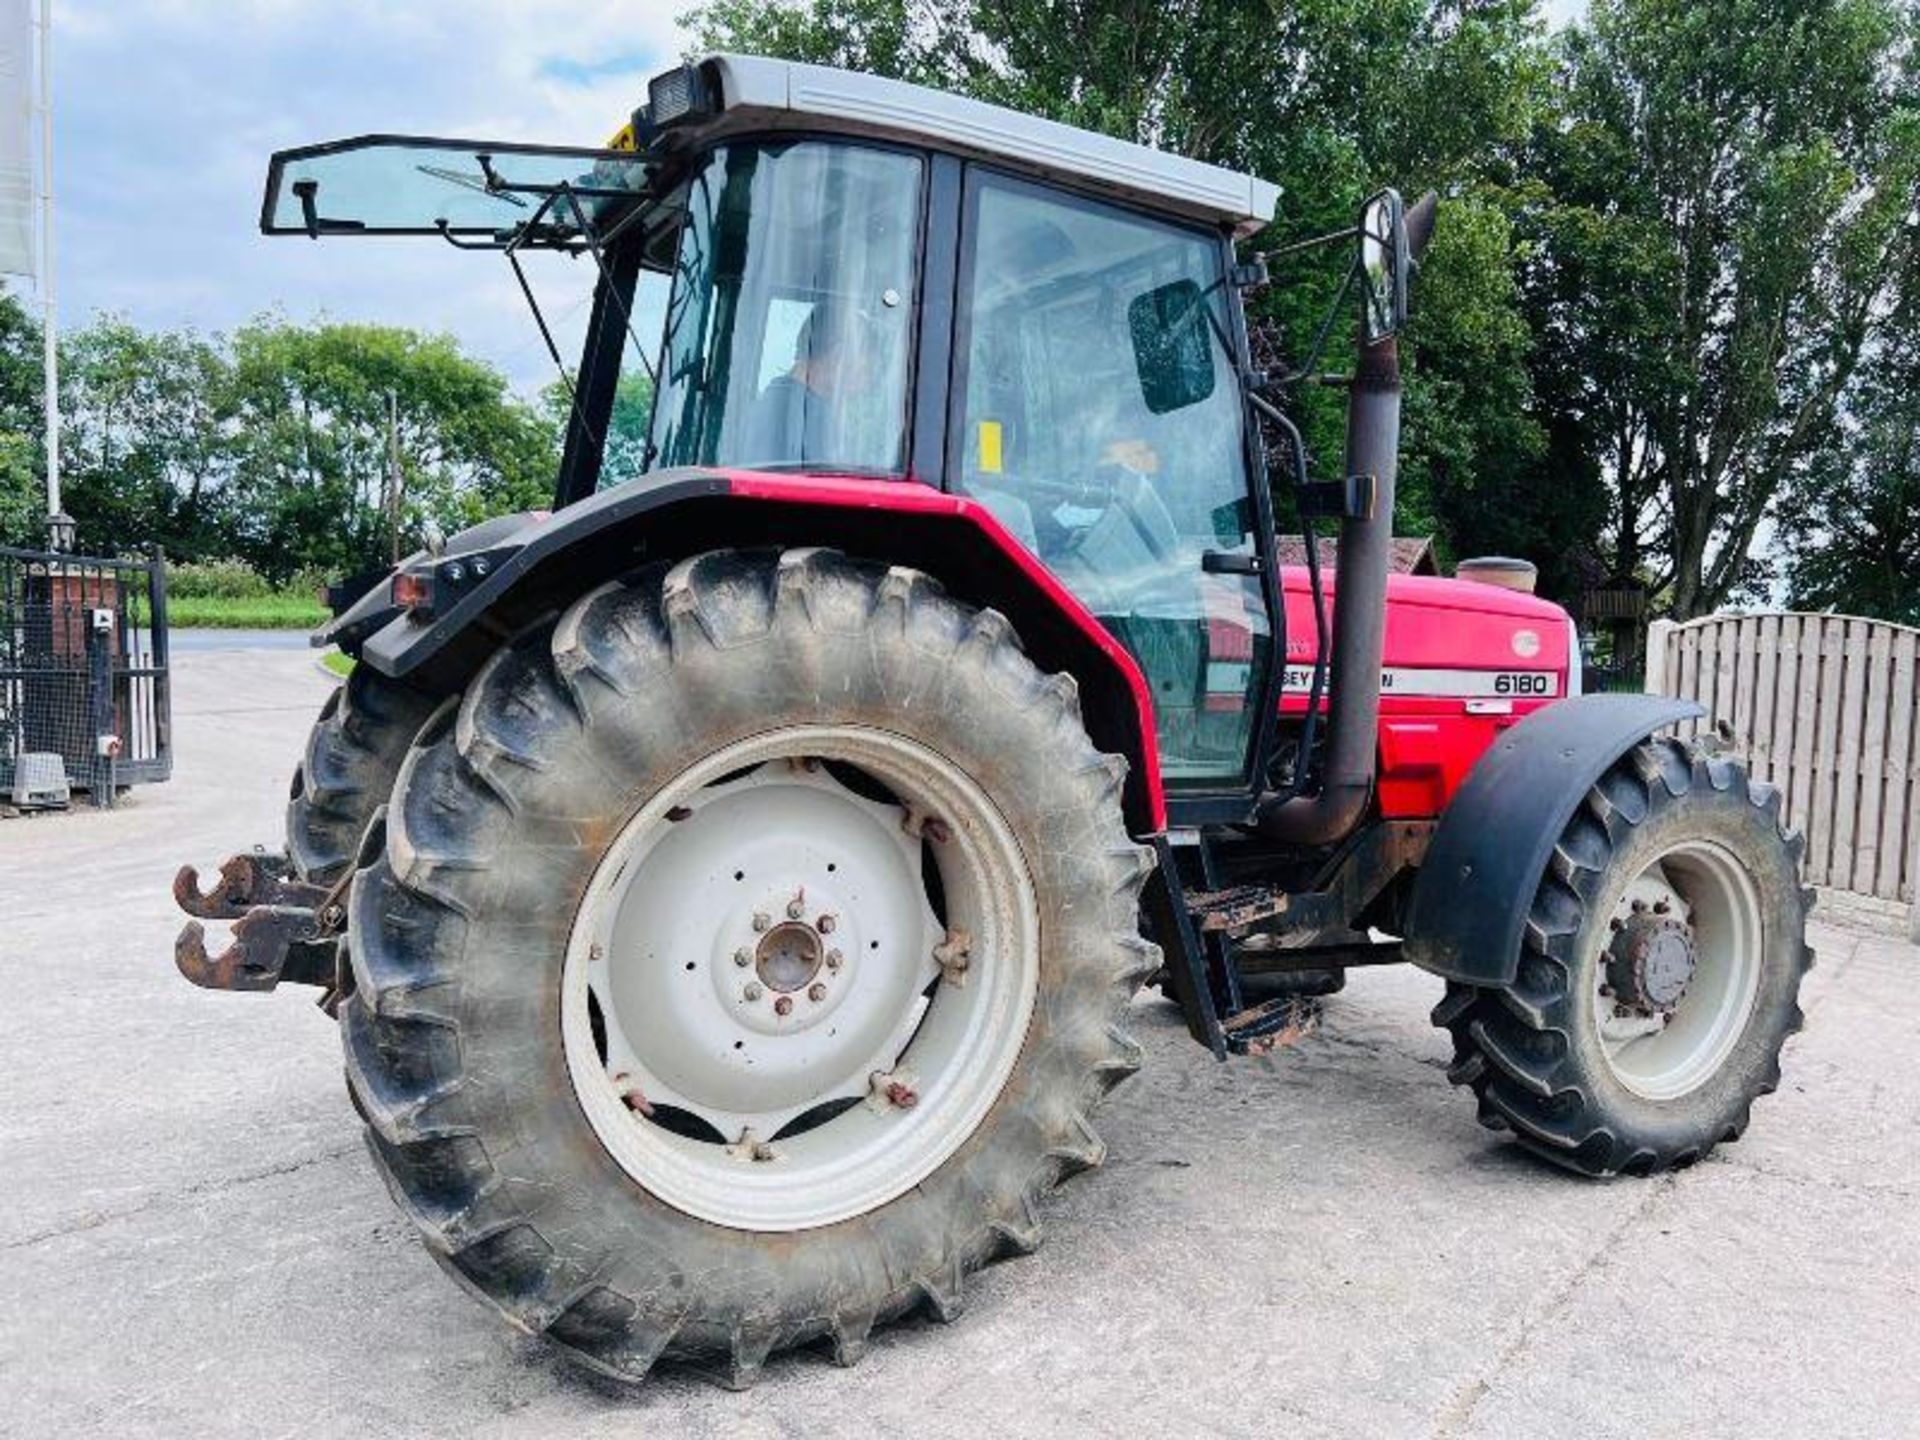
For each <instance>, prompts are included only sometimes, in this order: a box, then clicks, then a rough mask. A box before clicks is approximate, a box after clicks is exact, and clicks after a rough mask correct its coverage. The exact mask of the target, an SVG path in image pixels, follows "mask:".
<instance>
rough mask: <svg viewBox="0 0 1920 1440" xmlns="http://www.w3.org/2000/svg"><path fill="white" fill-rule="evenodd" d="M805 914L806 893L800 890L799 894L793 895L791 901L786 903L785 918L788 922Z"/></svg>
mask: <svg viewBox="0 0 1920 1440" xmlns="http://www.w3.org/2000/svg"><path fill="white" fill-rule="evenodd" d="M806 913H807V892H806V891H804V890H802V891H801V892H800V893H799V894H797V895H795V896H794V897H793V899H791V900H789V901H788V902H787V918H788V919H789V920H798V919H799V918H800V917H801V916H802V915H804V914H806Z"/></svg>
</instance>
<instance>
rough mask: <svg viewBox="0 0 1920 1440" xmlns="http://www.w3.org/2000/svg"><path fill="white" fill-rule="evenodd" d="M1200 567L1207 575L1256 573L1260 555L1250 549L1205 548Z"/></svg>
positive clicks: (1257, 572) (1258, 570) (1258, 569)
mask: <svg viewBox="0 0 1920 1440" xmlns="http://www.w3.org/2000/svg"><path fill="white" fill-rule="evenodd" d="M1200 568H1201V569H1202V570H1204V571H1206V572H1207V574H1209V575H1258V574H1259V573H1260V557H1259V556H1258V555H1257V554H1255V553H1254V552H1253V551H1251V550H1206V551H1203V552H1201V555H1200Z"/></svg>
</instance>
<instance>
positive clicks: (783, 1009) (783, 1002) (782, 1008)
mask: <svg viewBox="0 0 1920 1440" xmlns="http://www.w3.org/2000/svg"><path fill="white" fill-rule="evenodd" d="M773 1013H774V1014H776V1015H791V1014H792V1013H793V997H792V996H791V995H782V996H781V997H780V998H779V999H778V1000H776V1001H774V1002H773Z"/></svg>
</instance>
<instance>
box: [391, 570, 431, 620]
mask: <svg viewBox="0 0 1920 1440" xmlns="http://www.w3.org/2000/svg"><path fill="white" fill-rule="evenodd" d="M393 603H394V604H395V605H398V606H399V607H400V608H401V609H402V610H422V611H430V610H432V609H433V577H432V576H430V575H413V574H410V573H408V572H406V571H404V570H403V571H401V572H400V573H399V574H398V575H396V576H394V577H393Z"/></svg>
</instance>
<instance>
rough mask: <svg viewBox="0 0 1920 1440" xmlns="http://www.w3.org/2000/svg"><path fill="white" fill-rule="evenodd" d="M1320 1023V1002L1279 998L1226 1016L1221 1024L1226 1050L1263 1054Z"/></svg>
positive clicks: (1292, 1040)
mask: <svg viewBox="0 0 1920 1440" xmlns="http://www.w3.org/2000/svg"><path fill="white" fill-rule="evenodd" d="M1319 1024H1320V1002H1319V1001H1318V1000H1316V999H1314V998H1312V997H1311V996H1306V995H1281V996H1277V997H1276V998H1274V999H1272V1000H1269V1001H1267V1002H1266V1003H1265V1004H1264V1005H1255V1006H1254V1007H1253V1008H1252V1009H1249V1010H1242V1011H1241V1012H1240V1013H1239V1014H1238V1015H1229V1016H1228V1017H1227V1018H1226V1019H1225V1020H1223V1021H1221V1022H1220V1029H1221V1031H1222V1033H1223V1034H1224V1035H1225V1037H1226V1042H1227V1049H1228V1050H1230V1051H1232V1052H1233V1053H1234V1054H1235V1055H1264V1054H1266V1053H1267V1052H1268V1051H1269V1050H1277V1049H1279V1048H1280V1047H1281V1046H1283V1045H1291V1044H1293V1043H1294V1042H1295V1041H1296V1040H1300V1039H1302V1038H1304V1037H1305V1036H1307V1035H1309V1034H1311V1033H1312V1032H1313V1031H1314V1030H1315V1029H1316V1028H1318V1026H1319Z"/></svg>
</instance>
